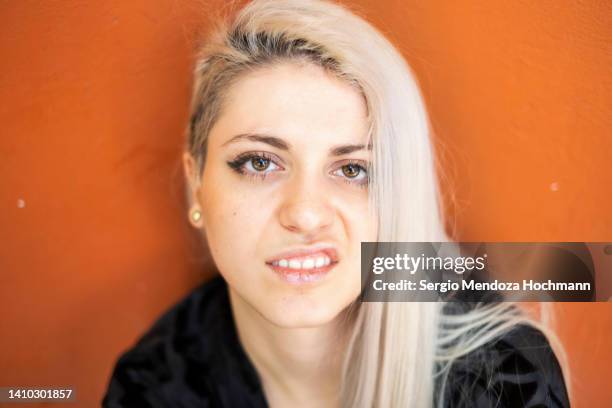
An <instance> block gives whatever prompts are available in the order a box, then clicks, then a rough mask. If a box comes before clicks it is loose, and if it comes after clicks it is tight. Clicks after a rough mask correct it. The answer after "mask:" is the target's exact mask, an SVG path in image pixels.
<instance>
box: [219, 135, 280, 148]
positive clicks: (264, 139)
mask: <svg viewBox="0 0 612 408" xmlns="http://www.w3.org/2000/svg"><path fill="white" fill-rule="evenodd" d="M243 139H247V140H251V141H253V142H261V143H266V144H269V145H270V146H274V147H276V148H277V149H281V150H289V147H290V146H289V144H287V142H285V141H284V140H283V139H280V138H278V137H274V136H268V135H260V134H257V133H243V134H240V135H236V136H234V137H232V138H231V139H230V140H228V141H227V142H225V143H223V145H222V146H225V145H228V144H230V143H234V142H237V141H239V140H243Z"/></svg>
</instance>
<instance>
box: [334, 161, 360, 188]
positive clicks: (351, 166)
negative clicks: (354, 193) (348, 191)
mask: <svg viewBox="0 0 612 408" xmlns="http://www.w3.org/2000/svg"><path fill="white" fill-rule="evenodd" d="M333 175H334V176H338V177H342V178H343V179H344V181H346V182H347V183H352V184H357V185H365V184H367V182H368V172H367V170H366V169H365V167H364V166H363V165H361V164H357V163H347V164H344V165H342V166H340V167H339V168H338V169H337V170H335V171H334V172H333Z"/></svg>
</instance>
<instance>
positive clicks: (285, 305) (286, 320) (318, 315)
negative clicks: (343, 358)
mask: <svg viewBox="0 0 612 408" xmlns="http://www.w3.org/2000/svg"><path fill="white" fill-rule="evenodd" d="M267 309H268V310H267V312H266V313H265V314H264V317H265V318H266V319H267V320H268V321H270V322H271V323H272V324H274V325H276V326H278V327H282V328H286V329H298V328H309V327H320V326H324V325H327V324H329V323H331V322H332V321H333V320H334V319H335V318H336V317H337V316H338V315H339V314H340V312H341V311H342V310H343V309H344V308H343V307H341V306H340V305H337V304H329V301H328V304H326V303H325V302H317V301H315V300H313V299H305V298H303V297H296V296H284V297H282V298H281V299H279V300H278V301H277V302H275V304H274V305H270V306H269V307H268V308H267Z"/></svg>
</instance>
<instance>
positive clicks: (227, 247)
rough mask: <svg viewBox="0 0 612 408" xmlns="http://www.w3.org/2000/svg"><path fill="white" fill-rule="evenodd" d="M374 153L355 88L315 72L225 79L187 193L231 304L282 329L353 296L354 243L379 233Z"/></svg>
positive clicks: (335, 309) (292, 69)
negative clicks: (200, 166) (371, 192)
mask: <svg viewBox="0 0 612 408" xmlns="http://www.w3.org/2000/svg"><path fill="white" fill-rule="evenodd" d="M370 154H371V152H370V149H369V148H368V135H367V122H366V106H365V102H364V100H363V97H362V95H361V94H360V93H359V92H358V91H357V90H356V89H355V88H353V87H351V86H350V85H349V84H347V83H345V82H343V81H341V80H339V79H337V78H335V77H333V76H331V75H330V74H328V73H326V72H325V71H324V70H323V69H322V68H320V67H317V66H315V65H313V64H300V65H298V64H297V63H283V64H277V65H274V66H271V67H267V68H262V69H259V70H256V71H254V72H251V73H248V74H246V75H245V76H243V77H241V78H240V79H239V80H238V81H237V82H236V83H235V84H234V85H232V87H231V89H229V93H228V95H227V97H226V99H225V102H224V107H223V110H222V112H221V115H220V117H219V119H218V121H217V122H216V124H215V125H214V127H213V129H212V130H211V133H210V135H209V140H208V152H207V157H206V161H205V166H204V170H203V174H202V177H201V185H200V188H199V190H197V191H196V192H195V194H196V196H197V197H196V198H197V200H198V201H199V203H200V206H201V209H202V218H201V224H200V225H201V227H202V228H203V229H204V231H205V235H206V238H207V241H208V244H209V247H210V250H211V254H212V257H213V259H214V261H215V264H216V265H217V267H218V269H219V271H220V273H221V274H222V275H223V277H224V278H225V279H226V281H227V282H228V284H229V286H230V290H231V291H232V292H233V295H237V299H239V301H241V302H244V304H246V305H249V306H251V307H252V308H253V309H255V310H256V311H257V312H259V313H260V314H261V315H262V316H263V317H264V318H266V319H267V320H269V321H270V322H272V323H274V324H276V325H279V326H281V327H313V326H318V325H322V324H325V323H329V322H330V321H332V320H333V319H334V318H335V317H336V316H337V315H338V314H339V313H340V312H341V311H342V310H343V309H344V308H345V307H346V306H348V305H349V304H350V303H351V302H352V301H354V300H355V298H356V297H357V296H358V295H359V292H360V287H361V285H360V243H361V241H374V240H376V223H375V220H374V219H371V217H369V215H368V214H369V213H368V186H367V181H368V174H367V172H366V169H367V167H368V163H369V161H370ZM188 160H189V158H188V157H187V156H186V161H188Z"/></svg>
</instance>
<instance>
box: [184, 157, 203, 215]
mask: <svg viewBox="0 0 612 408" xmlns="http://www.w3.org/2000/svg"><path fill="white" fill-rule="evenodd" d="M183 171H184V173H185V181H186V183H187V190H188V191H187V194H188V200H189V206H190V208H191V207H193V206H194V205H196V204H197V205H200V203H199V201H198V192H199V190H200V182H199V179H200V178H199V174H198V165H197V163H196V160H195V159H194V158H193V156H192V155H191V153H189V152H184V153H183Z"/></svg>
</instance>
